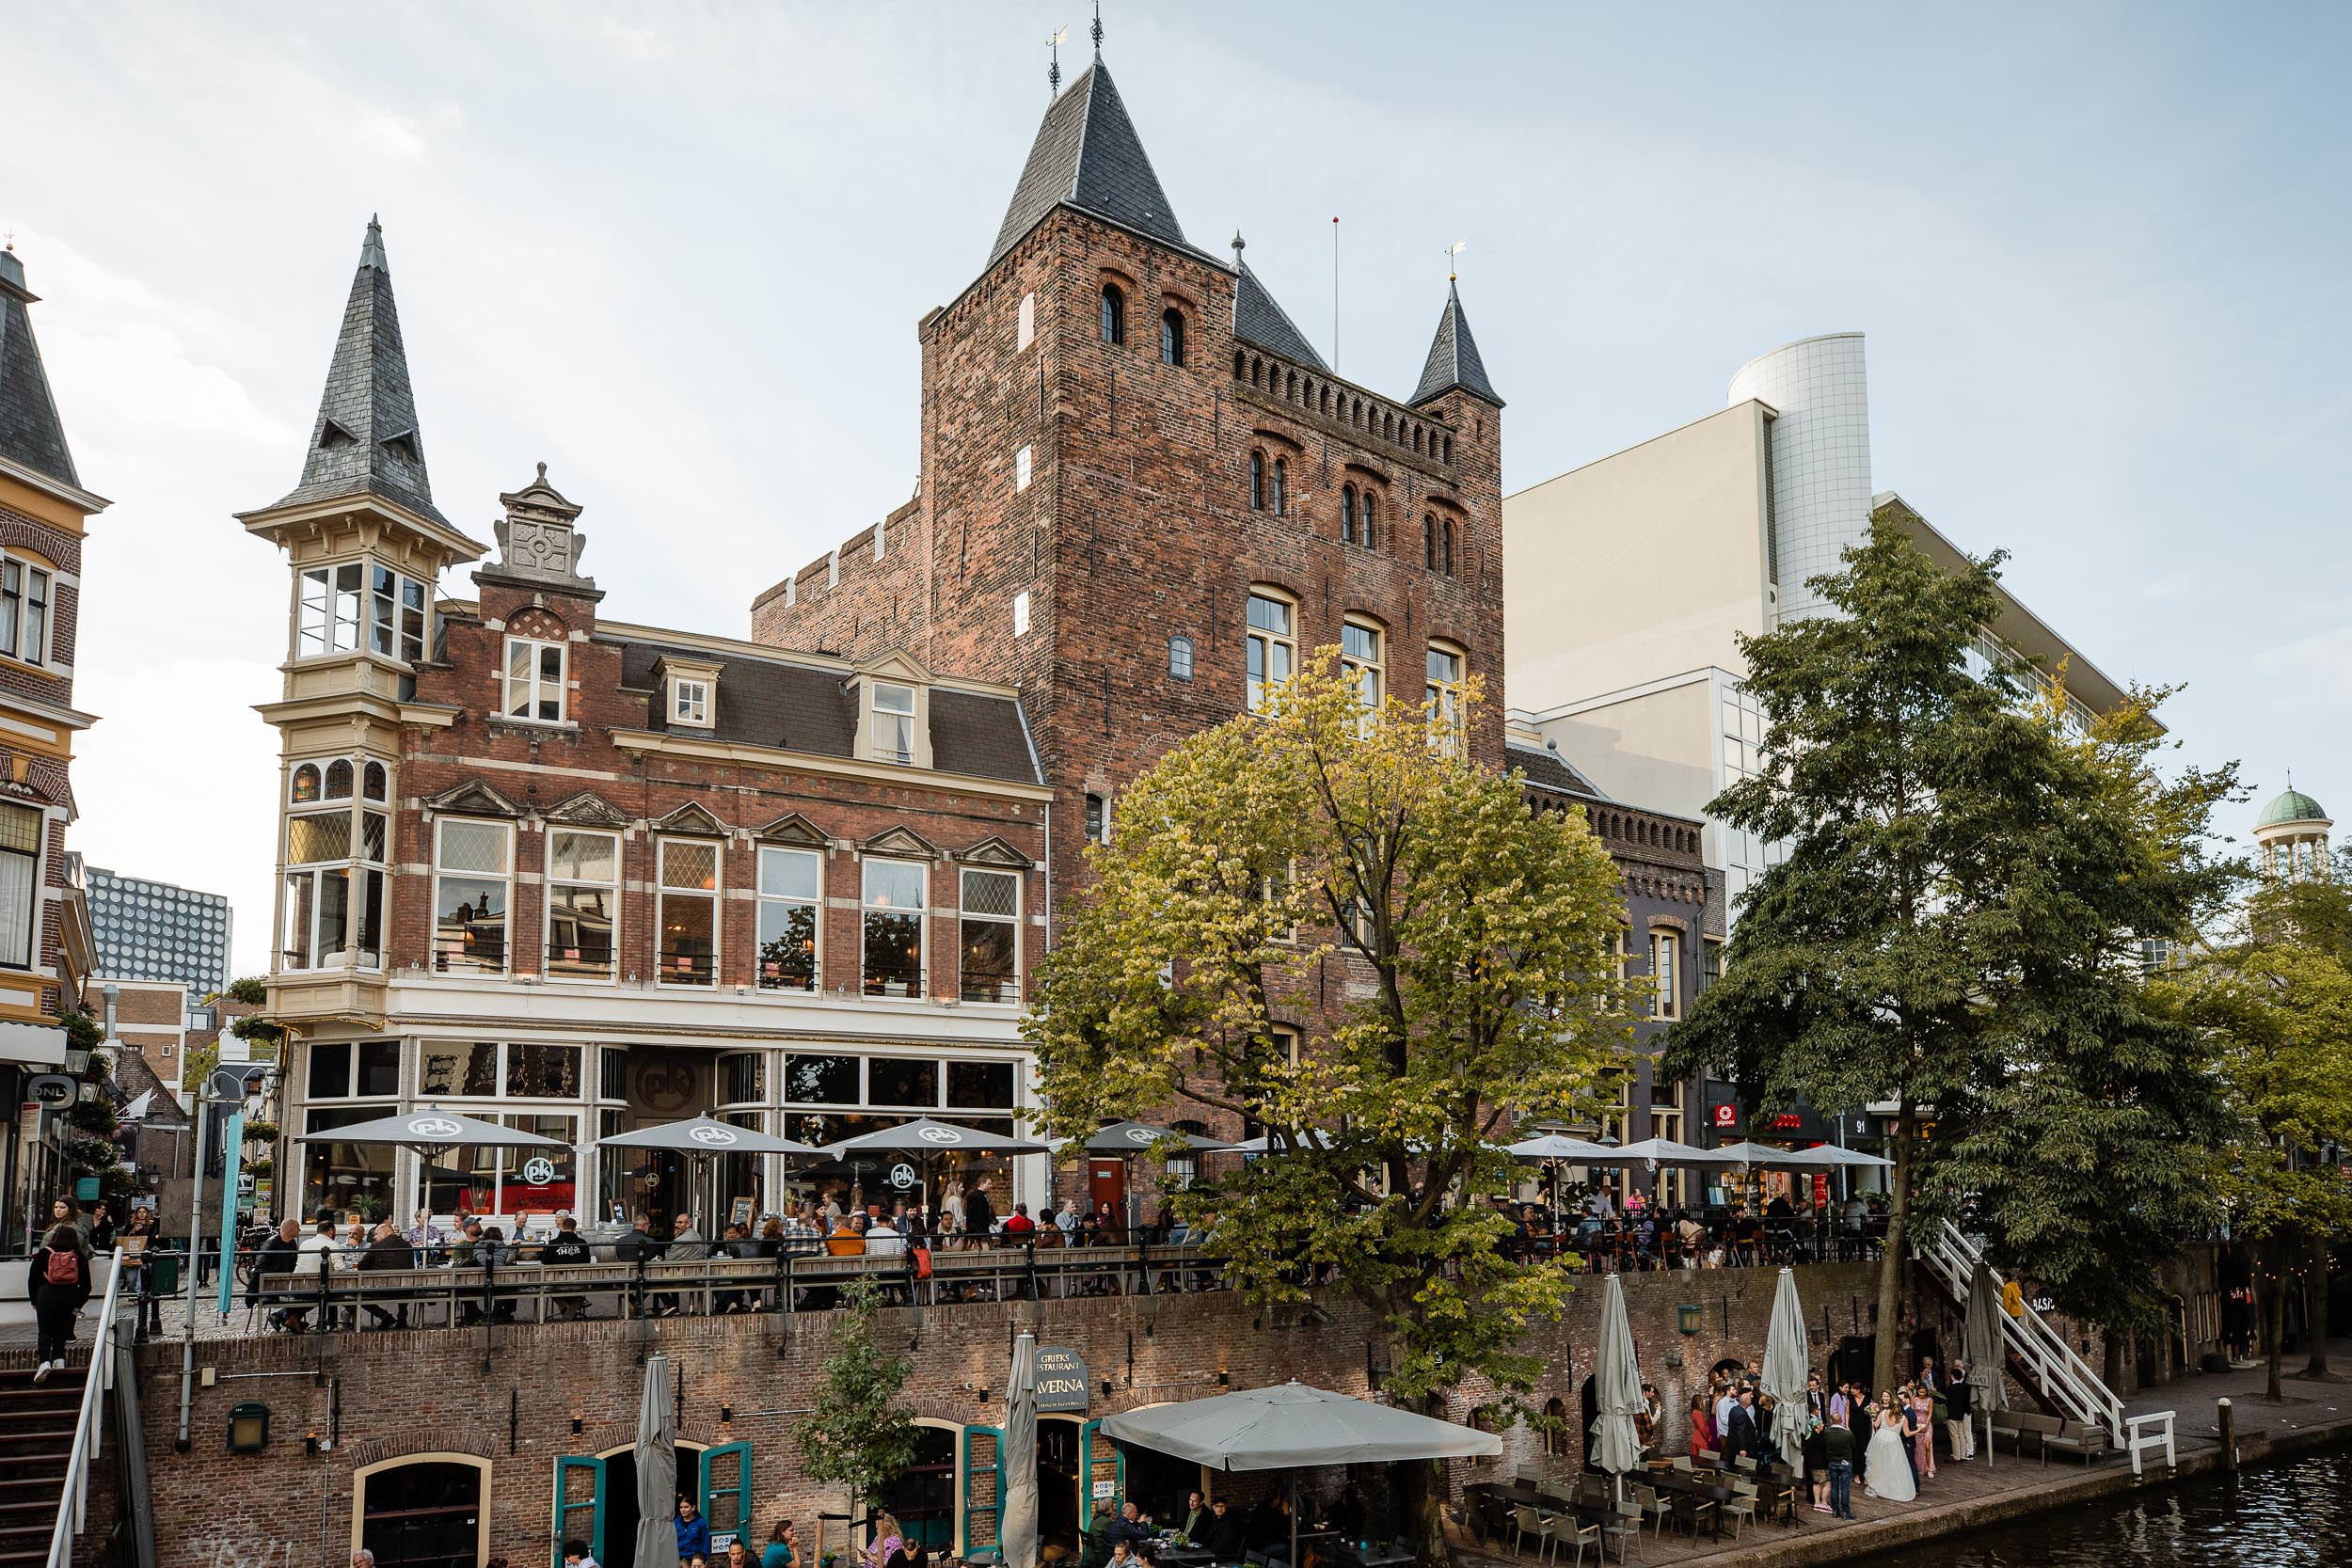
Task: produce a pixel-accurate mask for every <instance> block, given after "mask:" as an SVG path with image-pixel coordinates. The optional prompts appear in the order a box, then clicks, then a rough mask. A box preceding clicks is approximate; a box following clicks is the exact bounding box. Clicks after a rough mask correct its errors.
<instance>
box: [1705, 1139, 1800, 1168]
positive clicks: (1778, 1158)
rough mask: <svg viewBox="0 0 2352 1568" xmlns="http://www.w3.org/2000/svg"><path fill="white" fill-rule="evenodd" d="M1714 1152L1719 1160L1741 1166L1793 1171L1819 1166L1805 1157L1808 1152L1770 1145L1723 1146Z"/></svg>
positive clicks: (1742, 1144) (1743, 1144) (1740, 1144)
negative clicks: (1770, 1167)
mask: <svg viewBox="0 0 2352 1568" xmlns="http://www.w3.org/2000/svg"><path fill="white" fill-rule="evenodd" d="M1714 1152H1715V1154H1716V1155H1717V1156H1718V1157H1719V1158H1721V1159H1725V1160H1733V1161H1737V1162H1738V1163H1739V1164H1743V1165H1772V1166H1774V1167H1777V1168H1787V1169H1792V1170H1793V1169H1796V1168H1798V1167H1800V1166H1814V1165H1819V1164H1820V1161H1819V1160H1813V1159H1808V1158H1807V1157H1806V1156H1807V1154H1808V1152H1809V1151H1808V1150H1805V1149H1801V1148H1773V1147H1772V1145H1771V1144H1758V1143H1736V1144H1725V1145H1724V1146H1723V1147H1722V1148H1718V1149H1716V1150H1715V1151H1714Z"/></svg>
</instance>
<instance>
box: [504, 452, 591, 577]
mask: <svg viewBox="0 0 2352 1568" xmlns="http://www.w3.org/2000/svg"><path fill="white" fill-rule="evenodd" d="M499 501H500V504H501V505H503V506H504V507H505V508H506V515H505V516H503V517H501V518H500V519H499V520H498V521H497V522H496V523H495V524H493V525H492V528H493V530H494V531H495V532H496V533H497V534H498V542H499V560H498V566H497V568H496V569H497V570H498V571H500V572H502V573H504V574H506V575H507V576H509V577H516V578H525V579H528V580H531V581H534V582H546V583H550V584H553V585H555V586H557V587H562V588H567V589H570V588H587V589H594V588H595V587H596V582H595V579H594V578H588V577H585V576H583V575H582V574H581V573H580V556H581V554H582V553H584V552H585V551H586V549H587V547H588V538H587V535H585V534H583V533H581V532H580V531H579V530H578V529H577V528H575V527H574V526H573V524H574V522H575V521H576V520H577V519H578V518H579V516H580V508H579V507H578V506H576V505H574V504H573V503H572V502H570V501H568V500H566V499H564V497H563V495H562V493H561V492H559V491H558V490H557V489H556V488H555V486H554V485H552V484H549V483H548V466H547V465H546V464H545V463H542V464H540V465H539V474H538V477H537V478H536V479H535V480H533V481H532V483H529V484H527V485H525V486H523V488H521V489H520V490H516V491H515V492H513V493H512V494H509V495H502V496H501V497H499Z"/></svg>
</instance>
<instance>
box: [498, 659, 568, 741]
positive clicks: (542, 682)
mask: <svg viewBox="0 0 2352 1568" xmlns="http://www.w3.org/2000/svg"><path fill="white" fill-rule="evenodd" d="M501 711H502V712H503V713H504V714H505V715H506V717H508V718H509V719H528V720H531V721H533V722H537V723H546V724H560V723H562V722H563V721H564V644H563V643H561V642H544V641H540V640H538V639H537V638H533V637H510V638H508V639H507V640H506V699H505V703H504V705H503V707H502V708H501Z"/></svg>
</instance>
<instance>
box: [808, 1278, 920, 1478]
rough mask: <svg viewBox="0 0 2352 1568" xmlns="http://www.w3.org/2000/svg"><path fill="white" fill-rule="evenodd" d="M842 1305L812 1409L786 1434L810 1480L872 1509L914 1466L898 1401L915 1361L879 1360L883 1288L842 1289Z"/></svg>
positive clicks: (909, 1419) (908, 1424) (909, 1432)
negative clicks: (877, 1319)
mask: <svg viewBox="0 0 2352 1568" xmlns="http://www.w3.org/2000/svg"><path fill="white" fill-rule="evenodd" d="M842 1306H843V1307H844V1308H846V1310H845V1312H844V1314H843V1317H842V1323H841V1327H840V1328H839V1330H838V1331H836V1332H835V1334H834V1341H833V1351H832V1354H829V1355H827V1356H826V1357H825V1370H824V1380H823V1382H822V1383H820V1384H819V1385H818V1389H817V1399H816V1407H815V1408H814V1409H812V1410H811V1411H810V1412H809V1413H808V1414H807V1415H805V1416H803V1417H802V1418H800V1419H799V1420H797V1421H795V1422H794V1423H793V1426H792V1436H793V1440H794V1441H795V1442H797V1443H799V1444H800V1445H801V1468H802V1471H803V1473H804V1474H805V1475H807V1477H808V1478H809V1479H810V1480H811V1481H836V1482H838V1483H840V1484H841V1485H843V1486H846V1487H848V1488H849V1489H850V1499H851V1502H852V1504H864V1505H865V1506H866V1507H867V1508H869V1509H870V1508H872V1507H873V1506H874V1505H876V1504H877V1503H879V1502H880V1501H881V1500H882V1488H883V1487H884V1486H887V1485H888V1484H889V1483H890V1482H891V1481H896V1480H897V1479H898V1477H899V1476H901V1475H903V1474H904V1473H905V1472H906V1468H907V1466H908V1465H912V1464H914V1430H915V1429H914V1417H913V1416H912V1415H910V1414H908V1412H907V1411H906V1410H905V1409H904V1408H902V1407H901V1406H900V1405H899V1403H898V1396H899V1394H900V1392H901V1391H902V1390H903V1389H904V1388H905V1387H906V1382H907V1374H908V1373H910V1372H911V1371H913V1370H914V1361H913V1360H912V1359H910V1358H909V1357H906V1356H903V1355H884V1354H882V1352H881V1351H880V1349H878V1348H877V1347H876V1345H875V1343H874V1314H875V1312H876V1311H877V1310H879V1309H880V1307H881V1306H882V1287H881V1286H880V1285H878V1284H876V1283H875V1282H874V1279H873V1277H872V1276H871V1275H860V1276H859V1277H858V1278H857V1279H855V1280H854V1281H852V1282H851V1283H850V1285H849V1286H848V1287H847V1288H846V1289H844V1290H843V1291H842Z"/></svg>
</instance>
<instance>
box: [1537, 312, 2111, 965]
mask: <svg viewBox="0 0 2352 1568" xmlns="http://www.w3.org/2000/svg"><path fill="white" fill-rule="evenodd" d="M1885 505H1892V506H1894V507H1895V508H1896V515H1898V516H1899V518H1900V519H1901V520H1902V522H1903V524H1904V526H1905V527H1906V528H1907V529H1908V530H1909V531H1911V534H1912V537H1913V538H1914V540H1915V542H1916V543H1917V544H1918V545H1919V546H1920V547H1921V548H1922V549H1924V550H1925V551H1926V552H1927V553H1928V555H1929V556H1930V557H1931V558H1933V559H1935V560H1937V561H1940V562H1947V563H1948V564H1950V565H1953V566H1957V565H1958V564H1959V563H1960V562H1962V560H1963V559H1964V557H1963V552H1962V550H1961V549H1960V547H1959V546H1956V545H1954V544H1953V543H1952V542H1951V541H1950V540H1949V539H1947V538H1946V537H1945V536H1944V534H1943V533H1942V532H1940V531H1937V529H1936V528H1935V527H1934V526H1933V525H1932V524H1931V523H1930V522H1929V521H1928V519H1927V518H1926V517H1925V516H1924V515H1921V513H1920V512H1919V511H1918V510H1917V509H1916V508H1915V507H1913V506H1911V505H1910V504H1909V503H1908V502H1906V501H1905V500H1904V499H1902V497H1900V496H1899V495H1897V494H1896V493H1894V492H1893V491H1891V490H1878V489H1875V488H1874V487H1873V476H1872V474H1871V469H1870V419H1869V399H1868V381H1867V373H1866V370H1865V366H1864V358H1863V340H1862V335H1861V334H1860V333H1858V332H1843V333H1835V334H1831V335H1828V336H1824V337H1819V338H1807V339H1804V340H1803V341H1799V342H1794V343H1790V344H1788V346H1787V347H1785V348H1779V349H1775V350H1773V351H1772V353H1770V354H1767V355H1765V356H1762V357H1760V358H1757V359H1754V360H1751V361H1750V362H1749V363H1747V364H1746V365H1743V366H1741V367H1740V371H1739V372H1738V373H1737V374H1735V375H1734V376H1733V377H1732V379H1731V388H1730V396H1729V399H1728V403H1727V406H1725V407H1724V408H1723V409H1722V410H1720V411H1718V412H1716V413H1713V414H1709V415H1707V416H1705V417H1704V418H1701V419H1698V420H1692V422H1691V423H1689V424H1686V425H1682V426H1679V427H1678V428H1677V429H1674V430H1670V431H1667V432H1665V433H1664V434H1663V435H1661V436H1653V437H1652V438H1651V439H1649V440H1647V441H1644V442H1642V443H1641V444H1640V445H1638V446H1633V447H1629V448H1627V449H1626V450H1625V451H1620V452H1615V453H1613V454H1612V455H1610V456H1607V457H1603V458H1600V459H1598V460H1597V461H1595V462H1592V463H1588V464H1586V465H1584V466H1583V467H1580V468H1574V469H1571V470H1569V471H1568V472H1566V473H1564V474H1561V475H1559V476H1557V477H1556V478H1552V479H1549V480H1546V481H1544V482H1543V483H1539V484H1534V485H1531V486H1530V487H1528V488H1527V489H1525V490H1521V491H1519V492H1518V493H1517V494H1516V495H1511V496H1506V497H1505V498H1504V499H1503V505H1502V526H1503V551H1504V560H1505V561H1506V562H1509V568H1508V570H1507V571H1506V572H1505V573H1504V575H1503V626H1504V643H1505V646H1506V649H1507V660H1508V662H1507V666H1506V670H1505V681H1506V685H1507V687H1508V690H1509V693H1510V702H1511V705H1512V710H1513V714H1514V717H1516V718H1520V719H1523V720H1524V721H1527V722H1528V723H1530V724H1532V725H1534V728H1535V729H1536V730H1537V731H1538V732H1539V733H1540V734H1541V735H1542V736H1544V738H1545V739H1547V740H1549V741H1555V742H1557V743H1558V746H1559V749H1560V751H1561V752H1562V754H1563V755H1565V756H1566V757H1567V758H1568V759H1569V760H1570V761H1571V762H1573V763H1574V764H1575V766H1576V767H1577V768H1579V769H1581V771H1582V772H1583V773H1584V774H1585V775H1586V776H1588V777H1589V778H1591V780H1592V781H1593V783H1594V784H1597V786H1598V787H1599V788H1600V789H1601V790H1603V791H1604V792H1606V793H1607V794H1609V795H1611V796H1613V797H1615V798H1616V799H1619V800H1639V801H1641V802H1643V803H1644V804H1645V805H1649V806H1652V807H1655V808H1656V809H1658V810H1661V811H1666V812H1672V813H1676V814H1678V815H1681V816H1694V817H1700V818H1703V819H1705V820H1706V822H1707V828H1706V834H1705V838H1706V843H1705V852H1706V859H1707V864H1708V867H1709V868H1710V869H1720V870H1721V872H1722V873H1723V876H1724V895H1725V898H1726V901H1727V904H1728V907H1729V912H1730V915H1731V918H1732V919H1734V920H1736V919H1737V918H1738V912H1739V901H1740V896H1741V895H1742V894H1744V893H1745V892H1746V891H1747V887H1748V884H1749V882H1750V881H1751V880H1753V879H1754V878H1755V877H1756V876H1757V875H1758V874H1760V873H1761V872H1762V871H1763V870H1764V868H1765V867H1766V866H1767V865H1768V864H1770V863H1772V860H1773V859H1774V858H1775V855H1774V847H1773V846H1771V845H1768V844H1764V843H1761V842H1759V841H1757V840H1756V837H1755V835H1753V834H1747V833H1741V832H1738V831H1737V830H1734V829H1732V828H1730V827H1728V826H1726V825H1725V824H1723V823H1721V822H1718V821H1715V820H1713V819H1712V818H1708V817H1707V816H1706V809H1705V808H1706V805H1707V802H1708V801H1709V800H1712V799H1713V798H1714V797H1715V796H1716V795H1717V794H1718V793H1719V792H1721V791H1722V790H1723V789H1724V786H1726V785H1727V784H1732V783H1734V782H1735V781H1737V780H1738V779H1740V778H1742V777H1745V776H1747V775H1748V774H1750V773H1752V772H1753V771H1754V770H1755V769H1756V766H1757V750H1758V747H1759V745H1760V743H1761V741H1762V739H1763V727H1762V721H1761V717H1760V715H1759V714H1758V713H1757V711H1756V705H1755V703H1754V702H1753V701H1752V700H1751V699H1749V698H1748V697H1747V696H1746V695H1745V694H1744V693H1743V691H1742V690H1741V687H1740V682H1741V679H1742V677H1743V676H1744V674H1745V664H1744V661H1743V659H1742V658H1741V656H1740V645H1739V639H1740V636H1742V635H1747V636H1755V635H1757V634H1759V633H1762V632H1765V631H1769V630H1771V629H1772V627H1774V626H1778V625H1780V624H1782V623H1783V622H1784V621H1787V620H1790V619H1793V618H1796V617H1800V616H1804V615H1809V614H1814V613H1818V612H1819V611H1820V609H1821V608H1822V607H1821V604H1820V599H1819V596H1818V595H1817V594H1814V593H1813V592H1812V591H1811V590H1809V589H1808V588H1807V587H1806V586H1805V583H1806V581H1807V580H1808V579H1809V578H1816V577H1819V576H1821V575H1823V574H1825V573H1829V572H1834V571H1836V569H1837V566H1838V563H1839V557H1840V555H1841V554H1842V552H1843V551H1845V550H1846V549H1847V548H1848V547H1849V546H1854V545H1858V544H1861V543H1863V542H1864V541H1865V540H1867V537H1868V536H1869V530H1870V516H1871V514H1872V513H1873V511H1875V510H1876V509H1877V508H1879V507H1881V506H1885ZM1973 659H1974V661H1975V662H1978V663H1979V664H1980V666H1981V667H1983V668H1986V669H1990V668H1992V667H1993V666H1994V664H1996V663H1998V664H2006V665H2017V666H2023V667H2024V668H2025V669H2026V671H2027V672H2028V673H2029V678H2030V673H2031V672H2043V673H2047V672H2055V671H2058V669H2059V668H2060V667H2061V666H2063V667H2064V672H2065V686H2066V690H2067V692H2068V695H2069V700H2070V703H2071V704H2072V705H2074V706H2075V708H2076V710H2077V711H2079V712H2091V711H2099V710H2104V709H2106V707H2108V706H2110V705H2113V704H2115V703H2118V702H2120V701H2121V700H2122V696H2123V689H2122V687H2121V686H2119V685H2118V684H2117V683H2116V682H2114V681H2113V680H2110V679H2109V678H2108V677H2107V676H2106V674H2105V673H2102V672H2101V671H2100V670H2099V669H2098V668H2097V667H2096V666H2095V665H2093V664H2092V663H2091V662H2090V660H2089V659H2087V658H2085V657H2082V656H2081V654H2079V653H2078V652H2077V651H2076V650H2075V649H2074V647H2073V646H2072V645H2071V644H2069V643H2068V642H2067V641H2065V639H2063V638H2062V637H2060V636H2059V635H2058V632H2057V631H2056V630H2055V629H2053V628H2052V627H2051V626H2050V625H2049V624H2048V623H2047V622H2045V621H2043V620H2042V618H2041V617H2039V616H2037V615H2035V614H2034V613H2033V612H2032V611H2031V610H2027V609H2026V606H2025V605H2023V604H2022V603H2020V602H2018V600H2017V599H2016V597H2015V596H2014V595H2013V594H2009V593H2008V592H2007V591H2006V590H2003V591H2002V593H2001V609H2000V612H1999V613H1998V615H1996V616H1995V617H1994V621H1993V624H1992V625H1990V626H1987V627H1985V628H1984V633H1983V636H1982V638H1981V640H1980V641H1979V646H1978V647H1977V649H1976V650H1974V654H1973Z"/></svg>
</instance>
